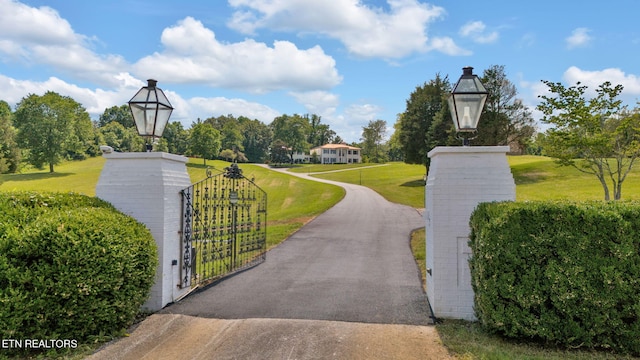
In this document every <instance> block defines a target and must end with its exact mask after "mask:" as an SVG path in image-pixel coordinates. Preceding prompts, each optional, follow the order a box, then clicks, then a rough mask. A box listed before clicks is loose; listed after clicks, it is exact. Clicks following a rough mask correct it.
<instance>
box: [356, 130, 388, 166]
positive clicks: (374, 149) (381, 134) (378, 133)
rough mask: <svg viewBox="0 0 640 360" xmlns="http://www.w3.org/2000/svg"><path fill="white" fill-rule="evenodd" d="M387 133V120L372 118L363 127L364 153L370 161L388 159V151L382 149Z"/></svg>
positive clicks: (378, 161) (379, 161)
mask: <svg viewBox="0 0 640 360" xmlns="http://www.w3.org/2000/svg"><path fill="white" fill-rule="evenodd" d="M386 133H387V122H386V121H384V120H371V121H369V124H368V125H367V126H365V127H363V128H362V139H361V140H362V146H363V149H362V153H363V155H365V156H367V158H368V160H369V162H374V163H381V162H385V161H386V160H387V157H386V153H385V152H384V151H382V149H381V147H382V144H383V142H384V138H385V135H386Z"/></svg>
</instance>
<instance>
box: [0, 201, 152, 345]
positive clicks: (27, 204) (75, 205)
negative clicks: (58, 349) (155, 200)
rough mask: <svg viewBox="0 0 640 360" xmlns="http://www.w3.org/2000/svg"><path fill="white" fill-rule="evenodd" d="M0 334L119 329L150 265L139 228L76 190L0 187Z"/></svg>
mask: <svg viewBox="0 0 640 360" xmlns="http://www.w3.org/2000/svg"><path fill="white" fill-rule="evenodd" d="M0 213H1V214H2V217H1V218H0V339H14V340H21V339H38V340H57V339H59V340H64V339H67V340H75V341H77V343H78V344H82V343H87V342H91V341H94V340H96V339H103V338H105V337H110V336H114V335H118V334H121V333H122V331H123V329H125V328H126V327H127V326H129V325H130V324H132V322H133V320H134V317H135V316H136V314H137V313H138V311H139V309H140V306H141V305H142V304H143V303H144V301H145V300H146V299H147V297H148V294H149V289H150V288H151V286H152V284H153V280H154V275H155V269H156V264H157V252H156V245H155V242H154V240H153V237H152V236H151V234H150V232H149V231H148V230H147V228H146V227H145V226H144V225H142V224H141V223H139V222H137V221H136V220H134V219H132V218H131V217H129V216H126V215H124V214H122V213H120V212H119V211H117V210H116V209H115V208H113V207H112V206H111V205H110V204H108V203H106V202H104V201H101V200H99V199H97V198H92V197H87V196H82V195H76V194H55V193H48V194H41V193H0Z"/></svg>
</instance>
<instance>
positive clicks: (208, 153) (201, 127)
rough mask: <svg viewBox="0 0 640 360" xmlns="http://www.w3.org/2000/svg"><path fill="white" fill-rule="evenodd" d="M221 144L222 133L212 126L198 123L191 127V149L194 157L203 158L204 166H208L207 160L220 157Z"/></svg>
mask: <svg viewBox="0 0 640 360" xmlns="http://www.w3.org/2000/svg"><path fill="white" fill-rule="evenodd" d="M220 144H221V141H220V132H219V131H218V130H216V129H214V128H213V126H211V125H210V124H208V123H203V122H197V123H195V124H193V125H192V126H191V131H190V136H189V149H190V151H191V154H192V155H196V156H201V157H202V159H203V161H204V165H207V159H211V160H212V159H215V158H216V156H218V154H219V153H220Z"/></svg>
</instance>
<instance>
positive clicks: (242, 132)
mask: <svg viewBox="0 0 640 360" xmlns="http://www.w3.org/2000/svg"><path fill="white" fill-rule="evenodd" d="M343 142H344V141H343V140H342V138H341V137H340V136H338V135H337V134H336V132H335V131H333V130H331V128H330V126H329V125H328V124H325V123H322V118H321V117H320V116H318V115H315V114H305V115H298V114H294V115H286V114H284V115H281V116H278V117H276V118H275V119H274V120H273V122H272V123H271V124H269V125H266V124H264V123H262V122H261V121H259V120H256V119H249V118H247V117H244V116H240V117H235V116H233V115H231V114H229V115H222V116H217V117H209V118H207V119H204V120H202V119H197V120H196V121H194V122H193V123H192V124H191V127H190V128H185V127H184V126H183V124H182V123H180V122H178V121H173V122H170V123H169V124H167V126H166V127H165V131H164V134H163V136H162V138H160V139H157V140H156V142H155V143H154V144H153V150H154V151H165V152H170V153H173V154H180V155H186V156H194V157H200V158H202V159H203V162H204V164H206V161H207V160H212V159H224V160H228V161H238V162H255V163H263V162H278V163H289V162H293V159H294V154H295V153H305V152H308V151H309V150H310V149H311V148H313V147H316V146H321V145H324V144H328V143H343ZM101 145H108V146H111V147H112V148H113V149H114V150H115V151H118V152H135V151H145V139H144V138H142V137H140V136H139V135H138V133H137V130H136V128H135V124H134V121H133V117H132V115H131V112H130V110H129V107H128V105H126V104H125V105H121V106H113V107H111V108H107V109H105V111H104V112H103V113H102V114H101V115H100V116H99V118H98V119H97V120H96V121H92V120H91V118H90V116H89V114H88V112H87V111H86V110H85V109H84V107H83V106H82V105H81V104H80V103H78V102H76V101H75V100H74V99H72V98H71V97H68V96H62V95H60V94H57V93H55V92H52V91H48V92H46V93H45V94H44V95H41V96H40V95H34V94H30V95H28V96H26V97H24V98H23V99H22V100H21V101H20V102H19V103H18V104H17V105H16V110H15V111H12V110H11V108H10V106H9V104H8V103H7V102H6V101H0V173H13V172H16V171H18V170H19V168H20V166H21V164H29V165H32V166H34V167H36V168H38V169H44V168H45V167H48V168H49V171H50V172H54V170H55V165H57V164H59V163H60V162H61V161H62V160H82V159H86V158H88V157H92V156H97V155H99V154H100V153H101V152H100V148H99V147H100V146H101ZM350 145H353V146H358V145H359V144H357V143H354V144H350Z"/></svg>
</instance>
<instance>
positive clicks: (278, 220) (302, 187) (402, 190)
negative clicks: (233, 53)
mask: <svg viewBox="0 0 640 360" xmlns="http://www.w3.org/2000/svg"><path fill="white" fill-rule="evenodd" d="M508 159H509V164H510V166H511V171H512V173H513V176H514V180H515V183H516V197H517V200H518V201H526V200H549V199H569V200H598V199H603V193H602V189H601V186H600V183H599V182H598V181H597V179H596V178H595V177H594V176H592V175H587V174H583V173H580V172H579V171H577V170H575V169H573V168H568V167H559V166H557V165H556V164H555V163H554V162H553V160H552V159H549V158H545V157H538V156H510V157H509V158H508ZM103 165H104V159H103V158H102V157H98V158H92V159H88V160H85V161H80V162H67V163H64V164H61V165H59V166H57V167H56V173H54V174H49V173H48V172H47V171H37V170H28V171H24V172H23V173H22V174H6V175H0V191H11V190H46V191H63V192H68V191H73V192H77V193H82V194H86V195H90V196H93V195H94V194H95V185H96V183H97V181H98V177H99V175H100V171H101V169H102V167H103ZM207 165H209V166H212V167H213V172H214V174H215V173H216V171H220V170H222V169H223V168H224V167H226V166H228V165H229V163H227V162H222V161H208V162H207ZM372 165H375V164H351V165H303V166H298V167H295V168H293V169H291V170H290V171H293V172H301V173H319V172H323V173H322V174H315V175H314V176H318V177H321V178H324V179H330V180H336V181H343V182H349V183H354V184H362V185H365V186H368V187H371V188H372V189H374V190H375V191H377V192H379V193H380V194H381V195H383V196H384V197H385V198H387V199H388V200H390V201H393V202H397V203H402V204H406V205H409V206H413V207H416V208H421V207H424V176H425V168H424V167H423V166H421V165H407V164H403V163H389V164H385V165H383V166H376V167H371V166H372ZM240 168H241V169H242V170H243V172H244V175H245V176H247V177H248V178H252V177H255V179H256V184H257V185H259V186H260V187H262V188H263V189H264V190H266V191H267V194H268V224H269V226H268V230H267V231H268V233H267V238H268V240H267V241H268V246H269V247H273V246H275V245H276V244H278V243H280V242H281V241H282V240H284V239H285V238H286V237H288V236H289V235H290V234H291V233H292V232H294V231H296V230H297V229H299V228H300V227H301V226H302V225H303V224H305V223H306V222H308V221H309V220H310V219H312V218H313V217H314V216H317V215H318V214H320V213H322V212H323V211H325V210H326V209H328V208H329V207H331V206H333V205H334V204H335V203H336V202H337V201H339V200H340V199H341V198H342V197H343V196H344V190H342V188H340V187H337V186H333V185H328V184H321V183H317V182H313V181H308V180H304V179H299V178H296V177H293V176H288V175H286V174H281V173H279V172H275V171H271V170H269V169H265V168H264V167H261V166H258V165H251V164H241V165H240ZM205 169H206V168H205V166H204V165H203V164H202V160H201V159H192V160H190V162H189V164H188V165H187V170H188V172H189V175H190V177H191V180H192V182H196V181H198V180H201V179H203V178H204V177H205V176H206V175H205V172H206V170H205ZM336 170H346V171H338V172H327V171H336ZM622 196H623V200H631V199H633V200H640V166H636V168H635V169H634V171H633V173H632V174H630V175H629V176H628V178H627V179H626V181H625V183H624V185H623V193H622ZM309 199H313V201H309ZM411 244H412V249H413V252H414V254H415V257H416V260H417V261H418V263H419V264H422V265H421V268H423V269H424V265H423V264H424V257H425V250H424V244H425V241H424V230H422V231H418V232H416V233H414V235H413V237H412V241H411ZM437 329H438V332H439V333H440V335H441V337H442V341H443V343H444V345H445V346H447V348H448V349H449V350H451V351H452V352H454V353H455V354H457V356H458V357H460V358H463V359H624V358H625V357H621V356H614V355H611V354H608V353H606V352H595V353H594V352H581V351H568V350H564V349H553V348H549V347H545V346H541V345H538V344H531V343H517V342H510V341H506V340H504V339H502V338H500V337H497V336H493V335H489V334H486V333H485V332H483V331H482V330H481V329H480V328H479V326H478V325H477V324H476V323H468V322H463V321H445V322H444V323H442V324H439V325H437Z"/></svg>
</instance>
